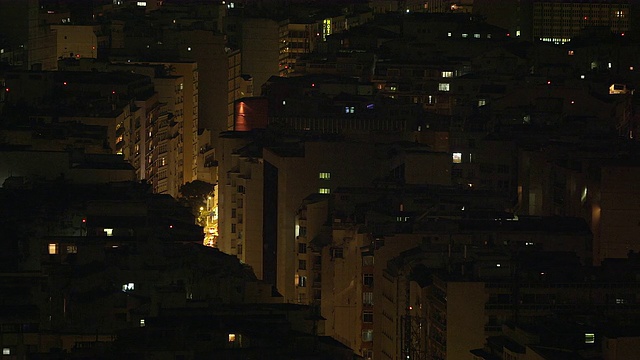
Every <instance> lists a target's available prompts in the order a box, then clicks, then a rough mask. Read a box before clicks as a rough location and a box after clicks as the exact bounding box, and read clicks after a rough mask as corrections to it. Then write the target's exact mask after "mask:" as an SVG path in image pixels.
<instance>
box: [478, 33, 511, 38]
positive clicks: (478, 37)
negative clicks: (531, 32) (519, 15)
mask: <svg viewBox="0 0 640 360" xmlns="http://www.w3.org/2000/svg"><path fill="white" fill-rule="evenodd" d="M516 36H517V35H516ZM473 37H474V38H476V39H480V34H473Z"/></svg>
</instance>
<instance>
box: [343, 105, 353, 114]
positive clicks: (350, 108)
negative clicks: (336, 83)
mask: <svg viewBox="0 0 640 360" xmlns="http://www.w3.org/2000/svg"><path fill="white" fill-rule="evenodd" d="M355 111H356V108H355V107H354V106H345V107H344V113H345V114H353V113H354V112H355Z"/></svg>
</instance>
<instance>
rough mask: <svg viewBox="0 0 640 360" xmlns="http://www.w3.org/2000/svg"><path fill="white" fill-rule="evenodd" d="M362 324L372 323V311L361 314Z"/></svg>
mask: <svg viewBox="0 0 640 360" xmlns="http://www.w3.org/2000/svg"><path fill="white" fill-rule="evenodd" d="M362 322H363V323H372V322H373V311H364V312H363V313H362Z"/></svg>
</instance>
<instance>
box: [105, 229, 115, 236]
mask: <svg viewBox="0 0 640 360" xmlns="http://www.w3.org/2000/svg"><path fill="white" fill-rule="evenodd" d="M103 231H104V235H105V236H113V229H104V230H103Z"/></svg>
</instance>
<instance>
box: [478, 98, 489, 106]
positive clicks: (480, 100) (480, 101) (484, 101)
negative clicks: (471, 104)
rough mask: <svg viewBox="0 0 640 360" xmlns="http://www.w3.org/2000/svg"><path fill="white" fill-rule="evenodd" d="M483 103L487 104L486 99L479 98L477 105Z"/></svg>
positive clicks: (482, 104) (483, 104)
mask: <svg viewBox="0 0 640 360" xmlns="http://www.w3.org/2000/svg"><path fill="white" fill-rule="evenodd" d="M485 105H487V100H485V99H479V100H478V107H480V106H485Z"/></svg>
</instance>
